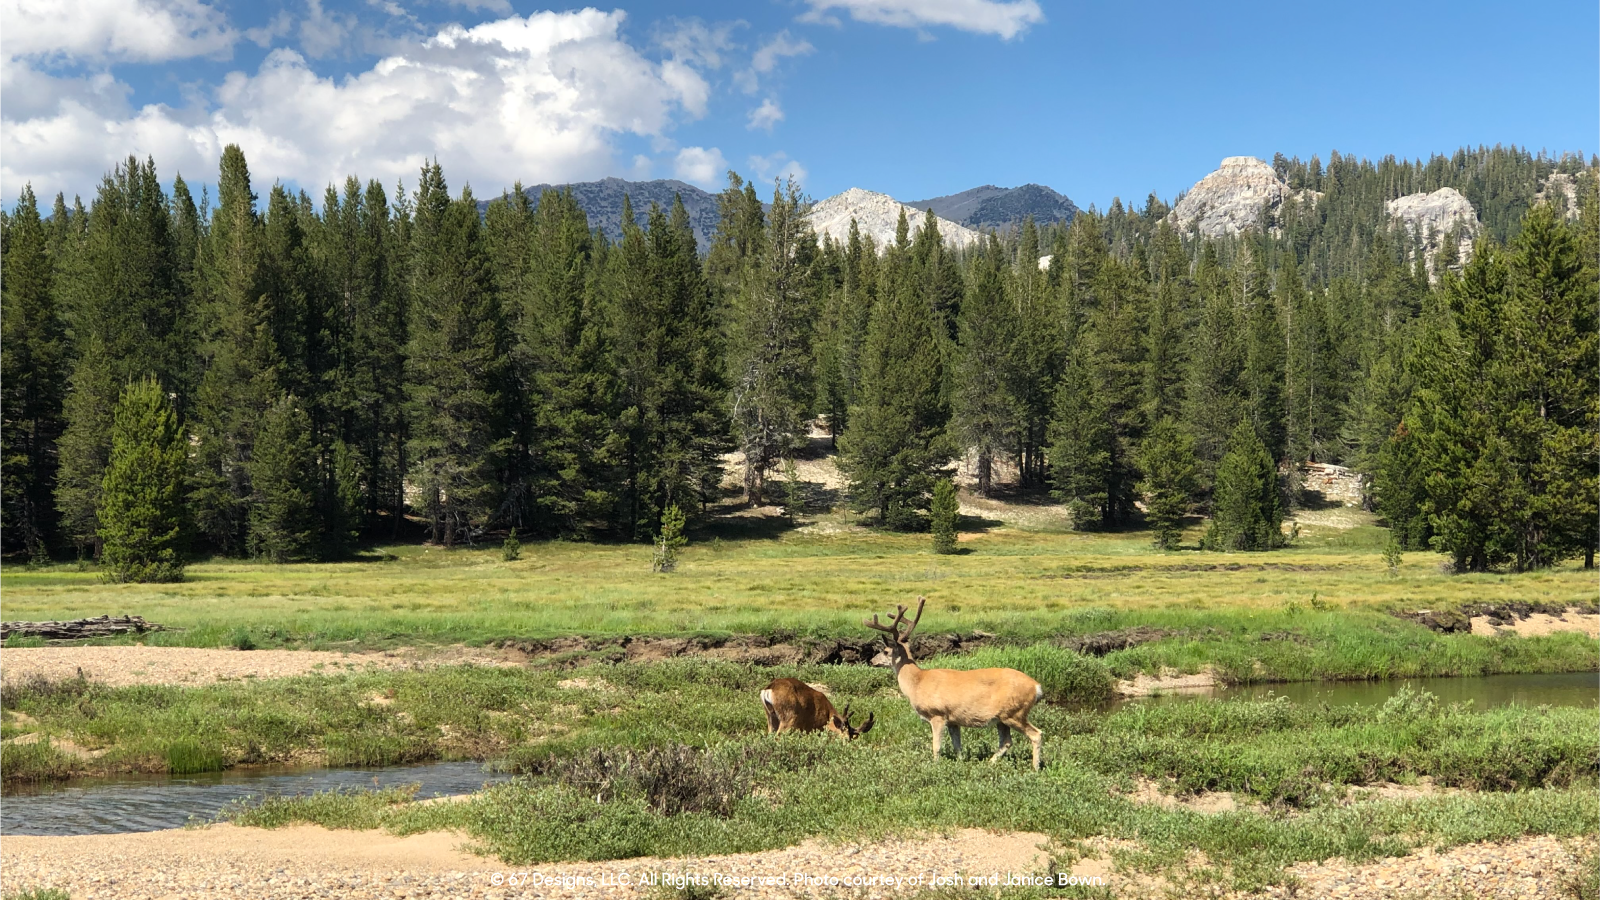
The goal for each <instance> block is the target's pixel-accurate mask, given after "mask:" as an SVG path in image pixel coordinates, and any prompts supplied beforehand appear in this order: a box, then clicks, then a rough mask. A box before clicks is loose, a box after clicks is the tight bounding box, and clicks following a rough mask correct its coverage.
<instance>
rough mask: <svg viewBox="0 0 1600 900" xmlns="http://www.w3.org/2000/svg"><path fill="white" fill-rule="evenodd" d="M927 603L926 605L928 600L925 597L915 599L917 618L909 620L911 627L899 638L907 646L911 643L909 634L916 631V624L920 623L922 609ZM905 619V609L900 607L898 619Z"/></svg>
mask: <svg viewBox="0 0 1600 900" xmlns="http://www.w3.org/2000/svg"><path fill="white" fill-rule="evenodd" d="M927 603H928V598H927V597H918V598H917V617H916V618H915V619H912V620H911V627H910V628H907V629H906V633H905V634H903V635H901V636H900V640H902V641H905V642H906V643H908V644H909V643H911V632H913V631H916V630H917V624H918V623H920V622H921V621H922V607H923V606H926V605H927ZM905 617H906V608H905V607H904V606H902V607H900V618H902V619H904V618H905Z"/></svg>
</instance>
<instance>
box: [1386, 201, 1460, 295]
mask: <svg viewBox="0 0 1600 900" xmlns="http://www.w3.org/2000/svg"><path fill="white" fill-rule="evenodd" d="M1385 208H1386V209H1387V210H1388V212H1389V216H1390V217H1391V218H1393V219H1396V220H1398V221H1399V222H1400V223H1402V224H1403V225H1404V226H1405V228H1406V230H1407V231H1409V232H1411V233H1412V234H1414V235H1416V236H1417V237H1419V238H1420V239H1421V241H1422V246H1423V262H1424V264H1425V265H1426V266H1427V269H1428V277H1429V278H1430V279H1433V278H1437V277H1438V276H1437V274H1436V273H1435V272H1434V265H1433V262H1434V258H1435V257H1436V256H1438V254H1439V248H1440V247H1442V246H1444V242H1445V241H1446V240H1448V239H1449V237H1450V234H1451V233H1452V232H1453V231H1455V229H1457V228H1458V227H1459V228H1460V231H1459V239H1458V242H1457V245H1456V252H1457V256H1458V258H1459V259H1460V261H1461V265H1466V264H1467V263H1468V262H1470V261H1471V259H1472V240H1473V238H1475V237H1477V236H1478V231H1479V229H1480V227H1481V226H1480V225H1479V223H1478V214H1477V212H1476V211H1475V210H1473V208H1472V203H1471V202H1470V201H1468V200H1467V198H1466V197H1463V196H1462V195H1461V192H1460V191H1458V190H1456V189H1455V188H1448V187H1447V188H1440V189H1438V190H1437V191H1434V192H1433V193H1431V194H1407V195H1405V196H1404V197H1398V198H1396V199H1394V200H1390V201H1389V202H1388V203H1387V204H1385Z"/></svg>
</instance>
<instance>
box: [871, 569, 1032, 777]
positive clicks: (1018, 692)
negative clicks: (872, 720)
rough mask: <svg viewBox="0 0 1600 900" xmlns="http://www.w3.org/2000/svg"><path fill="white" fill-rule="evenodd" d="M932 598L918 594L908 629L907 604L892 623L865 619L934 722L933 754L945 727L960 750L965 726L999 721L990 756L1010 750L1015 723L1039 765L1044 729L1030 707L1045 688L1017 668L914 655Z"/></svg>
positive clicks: (908, 691) (909, 694)
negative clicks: (927, 661)
mask: <svg viewBox="0 0 1600 900" xmlns="http://www.w3.org/2000/svg"><path fill="white" fill-rule="evenodd" d="M927 602H928V601H927V599H926V598H923V597H918V598H917V616H916V618H914V619H912V620H911V627H910V628H907V629H906V630H905V631H904V632H902V631H901V630H900V626H901V625H902V624H904V622H905V620H906V608H905V607H904V606H902V607H900V609H899V611H898V612H897V613H896V614H895V618H894V621H893V622H890V623H889V624H888V625H884V624H882V623H880V622H879V621H878V617H877V615H873V617H872V619H871V621H866V622H863V623H862V624H864V625H866V626H867V627H868V628H872V629H876V630H878V631H881V632H883V633H884V635H885V636H884V643H886V644H888V645H889V654H890V656H891V657H892V659H893V661H894V674H895V680H896V681H898V682H899V683H900V693H902V694H905V695H906V699H907V700H910V701H911V708H912V709H914V710H916V711H917V715H919V716H921V717H922V719H923V721H925V722H927V723H928V724H930V725H932V726H933V758H934V759H938V758H939V738H940V735H941V733H942V732H943V731H944V730H945V729H946V728H949V729H950V745H951V746H952V747H954V748H955V751H956V753H957V754H960V753H961V729H962V728H987V727H988V726H990V725H994V726H995V727H996V728H997V729H999V732H1000V749H999V750H998V751H996V752H995V755H994V756H993V757H991V761H993V760H998V759H999V758H1000V757H1002V756H1004V755H1005V752H1006V751H1007V750H1009V749H1011V729H1013V728H1015V729H1017V730H1019V731H1021V732H1022V733H1023V734H1025V735H1027V736H1028V740H1030V741H1032V742H1033V767H1034V768H1035V769H1037V768H1039V765H1040V758H1039V757H1040V752H1041V751H1042V749H1043V746H1044V733H1043V732H1041V731H1040V730H1039V729H1037V728H1035V727H1034V726H1033V725H1031V724H1029V722H1028V711H1029V710H1031V709H1033V705H1034V704H1035V703H1038V702H1039V699H1040V698H1041V697H1043V696H1044V688H1042V687H1040V686H1039V682H1037V681H1034V680H1033V679H1032V678H1029V677H1028V676H1027V675H1024V674H1023V673H1021V672H1018V671H1017V670H1016V669H972V670H970V671H962V670H959V669H924V668H922V667H920V666H918V665H917V664H916V662H914V661H913V660H912V659H911V633H912V632H914V631H916V630H917V623H918V622H921V621H922V607H923V605H924V604H926V603H927Z"/></svg>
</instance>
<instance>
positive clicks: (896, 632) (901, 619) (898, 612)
mask: <svg viewBox="0 0 1600 900" xmlns="http://www.w3.org/2000/svg"><path fill="white" fill-rule="evenodd" d="M927 602H928V598H927V597H918V598H917V615H916V618H914V619H912V620H911V627H910V628H907V629H906V630H905V632H904V633H902V632H901V631H900V626H901V625H904V624H905V622H906V607H904V606H899V607H896V608H895V614H894V621H893V622H890V623H889V624H887V625H885V624H883V623H882V622H879V621H878V614H877V613H873V614H872V618H871V619H870V620H867V619H863V620H861V624H863V625H865V626H867V627H868V628H871V629H874V630H876V631H881V632H883V633H884V634H887V635H889V636H890V637H892V638H894V639H895V640H897V641H901V642H905V641H909V640H911V632H913V631H916V630H917V623H919V622H921V621H922V607H923V606H925V605H926V604H927Z"/></svg>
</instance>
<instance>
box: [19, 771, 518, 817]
mask: <svg viewBox="0 0 1600 900" xmlns="http://www.w3.org/2000/svg"><path fill="white" fill-rule="evenodd" d="M508 777H510V776H507V775H503V774H498V773H491V772H487V771H485V770H484V767H483V764H482V763H476V762H448V763H433V764H430V765H422V766H394V767H389V768H382V769H296V770H292V771H286V770H282V769H279V770H276V771H273V770H263V769H253V770H252V769H243V770H240V769H235V770H233V771H228V772H207V773H205V774H201V775H145V776H139V775H131V776H120V777H118V778H114V779H79V780H75V781H73V782H70V783H68V784H63V785H44V786H42V787H11V786H7V788H6V791H5V795H4V797H0V833H3V834H51V835H63V834H121V833H125V832H130V831H159V830H161V829H164V828H180V827H182V826H183V825H185V824H187V823H188V822H189V820H190V819H191V818H196V819H200V820H208V819H211V818H212V817H214V816H215V815H216V814H217V812H218V811H220V810H221V809H222V808H223V807H225V806H227V805H228V803H229V802H231V801H233V800H237V799H240V798H243V797H248V796H256V797H260V796H263V795H268V794H286V795H293V794H309V793H311V792H313V791H328V790H333V789H336V788H343V789H351V788H371V787H393V786H395V785H402V784H421V785H422V787H421V789H419V790H418V791H417V799H419V800H420V799H424V798H427V797H440V796H448V795H452V794H470V793H472V792H473V791H476V790H478V789H479V788H481V787H483V785H484V784H485V783H488V782H493V781H503V780H505V779H506V778H508Z"/></svg>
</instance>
